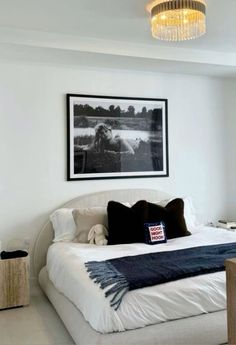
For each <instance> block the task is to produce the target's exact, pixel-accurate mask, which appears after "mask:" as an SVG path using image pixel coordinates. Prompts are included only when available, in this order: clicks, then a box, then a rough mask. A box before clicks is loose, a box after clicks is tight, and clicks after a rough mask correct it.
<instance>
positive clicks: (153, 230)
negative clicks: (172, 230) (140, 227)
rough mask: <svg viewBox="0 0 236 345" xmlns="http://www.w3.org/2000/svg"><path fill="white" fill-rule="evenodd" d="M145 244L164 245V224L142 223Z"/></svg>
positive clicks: (165, 240) (165, 239)
mask: <svg viewBox="0 0 236 345" xmlns="http://www.w3.org/2000/svg"><path fill="white" fill-rule="evenodd" d="M144 232H145V242H146V243H147V244H158V243H166V242H167V238H166V232H165V224H164V223H163V222H157V223H144Z"/></svg>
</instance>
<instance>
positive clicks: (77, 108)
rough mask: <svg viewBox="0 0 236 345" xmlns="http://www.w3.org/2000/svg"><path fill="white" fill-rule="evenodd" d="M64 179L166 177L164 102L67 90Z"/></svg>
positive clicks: (167, 164) (166, 129) (157, 99)
mask: <svg viewBox="0 0 236 345" xmlns="http://www.w3.org/2000/svg"><path fill="white" fill-rule="evenodd" d="M66 99H67V180H68V181H73V180H87V179H107V178H138V177H168V176H169V162H168V100H167V99H161V98H134V97H118V96H101V95H99V96H98V95H86V94H67V95H66Z"/></svg>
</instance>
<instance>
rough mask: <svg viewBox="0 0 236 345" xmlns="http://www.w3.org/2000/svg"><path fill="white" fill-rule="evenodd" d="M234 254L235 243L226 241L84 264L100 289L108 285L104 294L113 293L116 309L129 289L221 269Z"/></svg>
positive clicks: (113, 303)
mask: <svg viewBox="0 0 236 345" xmlns="http://www.w3.org/2000/svg"><path fill="white" fill-rule="evenodd" d="M233 257H236V243H227V244H220V245H211V246H202V247H195V248H187V249H180V250H174V251H169V252H160V253H150V254H143V255H135V256H126V257H121V258H117V259H110V260H105V261H89V262H86V263H85V267H86V268H87V271H88V273H89V276H90V278H91V279H92V280H93V281H94V282H95V283H97V284H100V287H101V289H106V288H107V289H106V291H105V296H106V297H108V296H112V299H111V301H110V306H111V307H113V308H114V309H115V310H117V309H118V308H119V306H120V304H121V301H122V298H123V297H124V295H125V294H126V293H127V292H128V291H131V290H135V289H139V288H143V287H147V286H152V285H157V284H162V283H167V282H170V281H174V280H177V279H183V278H188V277H194V276H197V275H201V274H207V273H214V272H219V271H223V270H224V269H225V267H224V261H225V260H226V259H229V258H233Z"/></svg>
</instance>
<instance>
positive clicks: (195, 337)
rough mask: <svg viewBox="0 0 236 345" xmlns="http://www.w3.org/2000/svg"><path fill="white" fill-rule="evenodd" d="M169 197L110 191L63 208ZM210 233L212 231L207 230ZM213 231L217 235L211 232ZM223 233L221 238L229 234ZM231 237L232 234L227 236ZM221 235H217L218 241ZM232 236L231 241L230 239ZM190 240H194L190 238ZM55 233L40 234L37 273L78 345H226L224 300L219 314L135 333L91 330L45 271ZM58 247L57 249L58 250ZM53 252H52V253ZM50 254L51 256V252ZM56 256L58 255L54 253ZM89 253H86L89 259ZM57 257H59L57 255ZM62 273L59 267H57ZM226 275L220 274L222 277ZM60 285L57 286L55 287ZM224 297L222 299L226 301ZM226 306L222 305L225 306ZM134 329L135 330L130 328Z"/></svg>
mask: <svg viewBox="0 0 236 345" xmlns="http://www.w3.org/2000/svg"><path fill="white" fill-rule="evenodd" d="M170 197H171V196H170V195H169V194H167V193H164V192H161V191H157V190H150V189H125V190H110V191H104V192H98V193H92V194H87V195H82V196H80V197H78V198H76V199H73V200H71V201H70V202H68V203H67V204H66V205H64V206H63V207H67V208H79V207H83V208H84V207H93V206H98V205H99V206H106V205H107V203H108V201H109V200H116V201H119V202H128V203H130V204H133V203H135V202H136V201H137V200H140V199H145V200H148V201H150V202H158V201H160V200H163V199H168V198H170ZM208 231H209V229H208ZM211 231H214V230H213V229H211ZM218 231H222V236H223V237H224V233H225V235H226V231H225V232H224V230H218ZM227 233H229V232H227ZM220 236H221V235H220V234H219V233H218V237H220ZM230 236H232V237H230ZM233 236H234V234H231V235H229V239H228V242H233V241H234V237H233ZM189 237H191V236H189ZM52 239H53V229H52V225H51V222H50V221H48V222H47V223H46V224H45V226H44V227H43V229H42V230H41V231H40V233H39V235H38V238H37V240H36V243H35V249H34V269H35V273H36V275H38V276H39V283H40V286H41V288H42V290H43V291H44V292H45V294H46V296H47V297H48V299H49V300H50V301H51V303H52V305H53V306H54V308H55V309H56V311H57V313H58V314H59V316H60V318H61V319H62V321H63V322H64V324H65V326H66V328H67V329H68V331H69V333H70V334H71V336H72V338H73V339H74V341H75V343H76V344H78V345H85V344H86V345H96V344H99V345H108V344H117V345H131V344H137V345H141V344H148V345H154V344H155V345H159V344H160V345H163V344H166V345H167V344H224V343H226V342H227V326H226V324H227V322H226V311H225V307H224V303H223V302H222V300H221V301H220V302H219V307H218V308H216V309H218V310H216V311H211V312H207V313H205V312H203V313H201V314H200V315H196V316H190V315H188V316H187V317H183V318H178V319H175V320H171V321H166V322H158V323H156V324H151V325H145V326H144V327H143V326H141V327H139V328H135V329H129V330H125V331H123V330H122V329H121V330H122V331H121V332H109V333H102V332H100V331H96V330H95V329H94V328H93V327H91V326H90V324H89V322H87V321H86V320H85V318H84V315H83V314H82V313H81V311H80V310H79V308H78V307H77V306H76V303H75V302H74V301H73V299H71V298H68V297H66V295H65V294H64V293H62V292H61V289H58V288H56V286H55V283H53V282H52V280H51V279H49V272H48V270H49V268H47V267H46V258H47V253H48V249H49V247H50V248H52V247H53V246H51V244H52ZM55 247H56V246H54V248H55ZM50 251H51V252H52V250H51V249H50ZM50 251H49V252H50ZM55 253H57V252H56V251H55ZM88 253H89V252H86V255H88ZM55 255H57V254H55ZM58 267H59V268H58V269H60V266H58ZM222 274H224V273H223V272H221V275H222ZM56 285H57V284H56ZM224 297H225V296H223V297H222V298H224ZM222 303H223V304H222ZM86 318H87V317H86ZM95 328H96V327H95ZM131 328H132V327H131Z"/></svg>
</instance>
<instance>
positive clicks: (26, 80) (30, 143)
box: [0, 61, 226, 246]
mask: <svg viewBox="0 0 236 345" xmlns="http://www.w3.org/2000/svg"><path fill="white" fill-rule="evenodd" d="M0 76H1V77H0V114H1V115H0V138H1V145H0V156H1V168H0V202H1V207H0V213H1V214H0V223H1V226H0V240H2V241H3V246H6V244H7V242H8V241H9V240H10V239H12V238H24V237H30V239H31V242H32V243H33V241H34V238H35V236H36V234H37V233H38V231H39V229H40V228H41V227H42V225H43V223H44V222H45V221H46V219H47V217H48V215H49V214H50V212H52V210H54V209H55V208H57V207H59V206H60V205H62V204H63V203H65V202H66V201H68V200H70V199H71V198H74V197H76V196H77V195H80V194H83V193H89V192H94V191H98V190H103V189H111V188H120V187H122V188H126V187H144V188H145V187H147V188H156V189H161V190H165V191H168V192H171V193H173V194H175V195H178V196H185V195H188V196H192V197H193V199H194V203H195V206H196V207H197V209H198V212H199V216H200V219H201V220H202V221H208V220H215V219H218V218H219V217H223V216H225V213H226V209H225V196H226V194H225V188H226V186H225V184H226V181H225V170H224V169H225V164H224V160H225V155H224V150H225V148H224V145H225V135H224V131H225V121H224V109H223V106H224V100H223V93H222V89H223V88H224V82H223V81H220V80H217V79H210V78H207V77H197V76H196V77H194V76H184V75H182V76H181V75H171V74H154V73H148V72H135V71H133V72H132V71H130V72H129V71H124V70H123V71H122V70H117V71H115V70H106V69H99V68H97V69H92V68H87V69H86V68H79V67H72V66H59V65H58V66H53V65H47V64H46V63H41V64H40V63H36V62H29V63H26V62H24V61H21V62H20V61H18V62H17V61H15V62H14V61H11V62H6V61H5V62H3V61H2V62H1V63H0ZM66 93H84V94H95V95H96V94H98V95H99V94H100V95H118V96H132V97H157V98H168V100H169V167H170V177H169V178H142V179H118V180H112V179H111V180H97V181H96V180H92V181H76V182H75V181H72V182H67V181H66V164H67V163H66V105H65V94H66Z"/></svg>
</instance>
